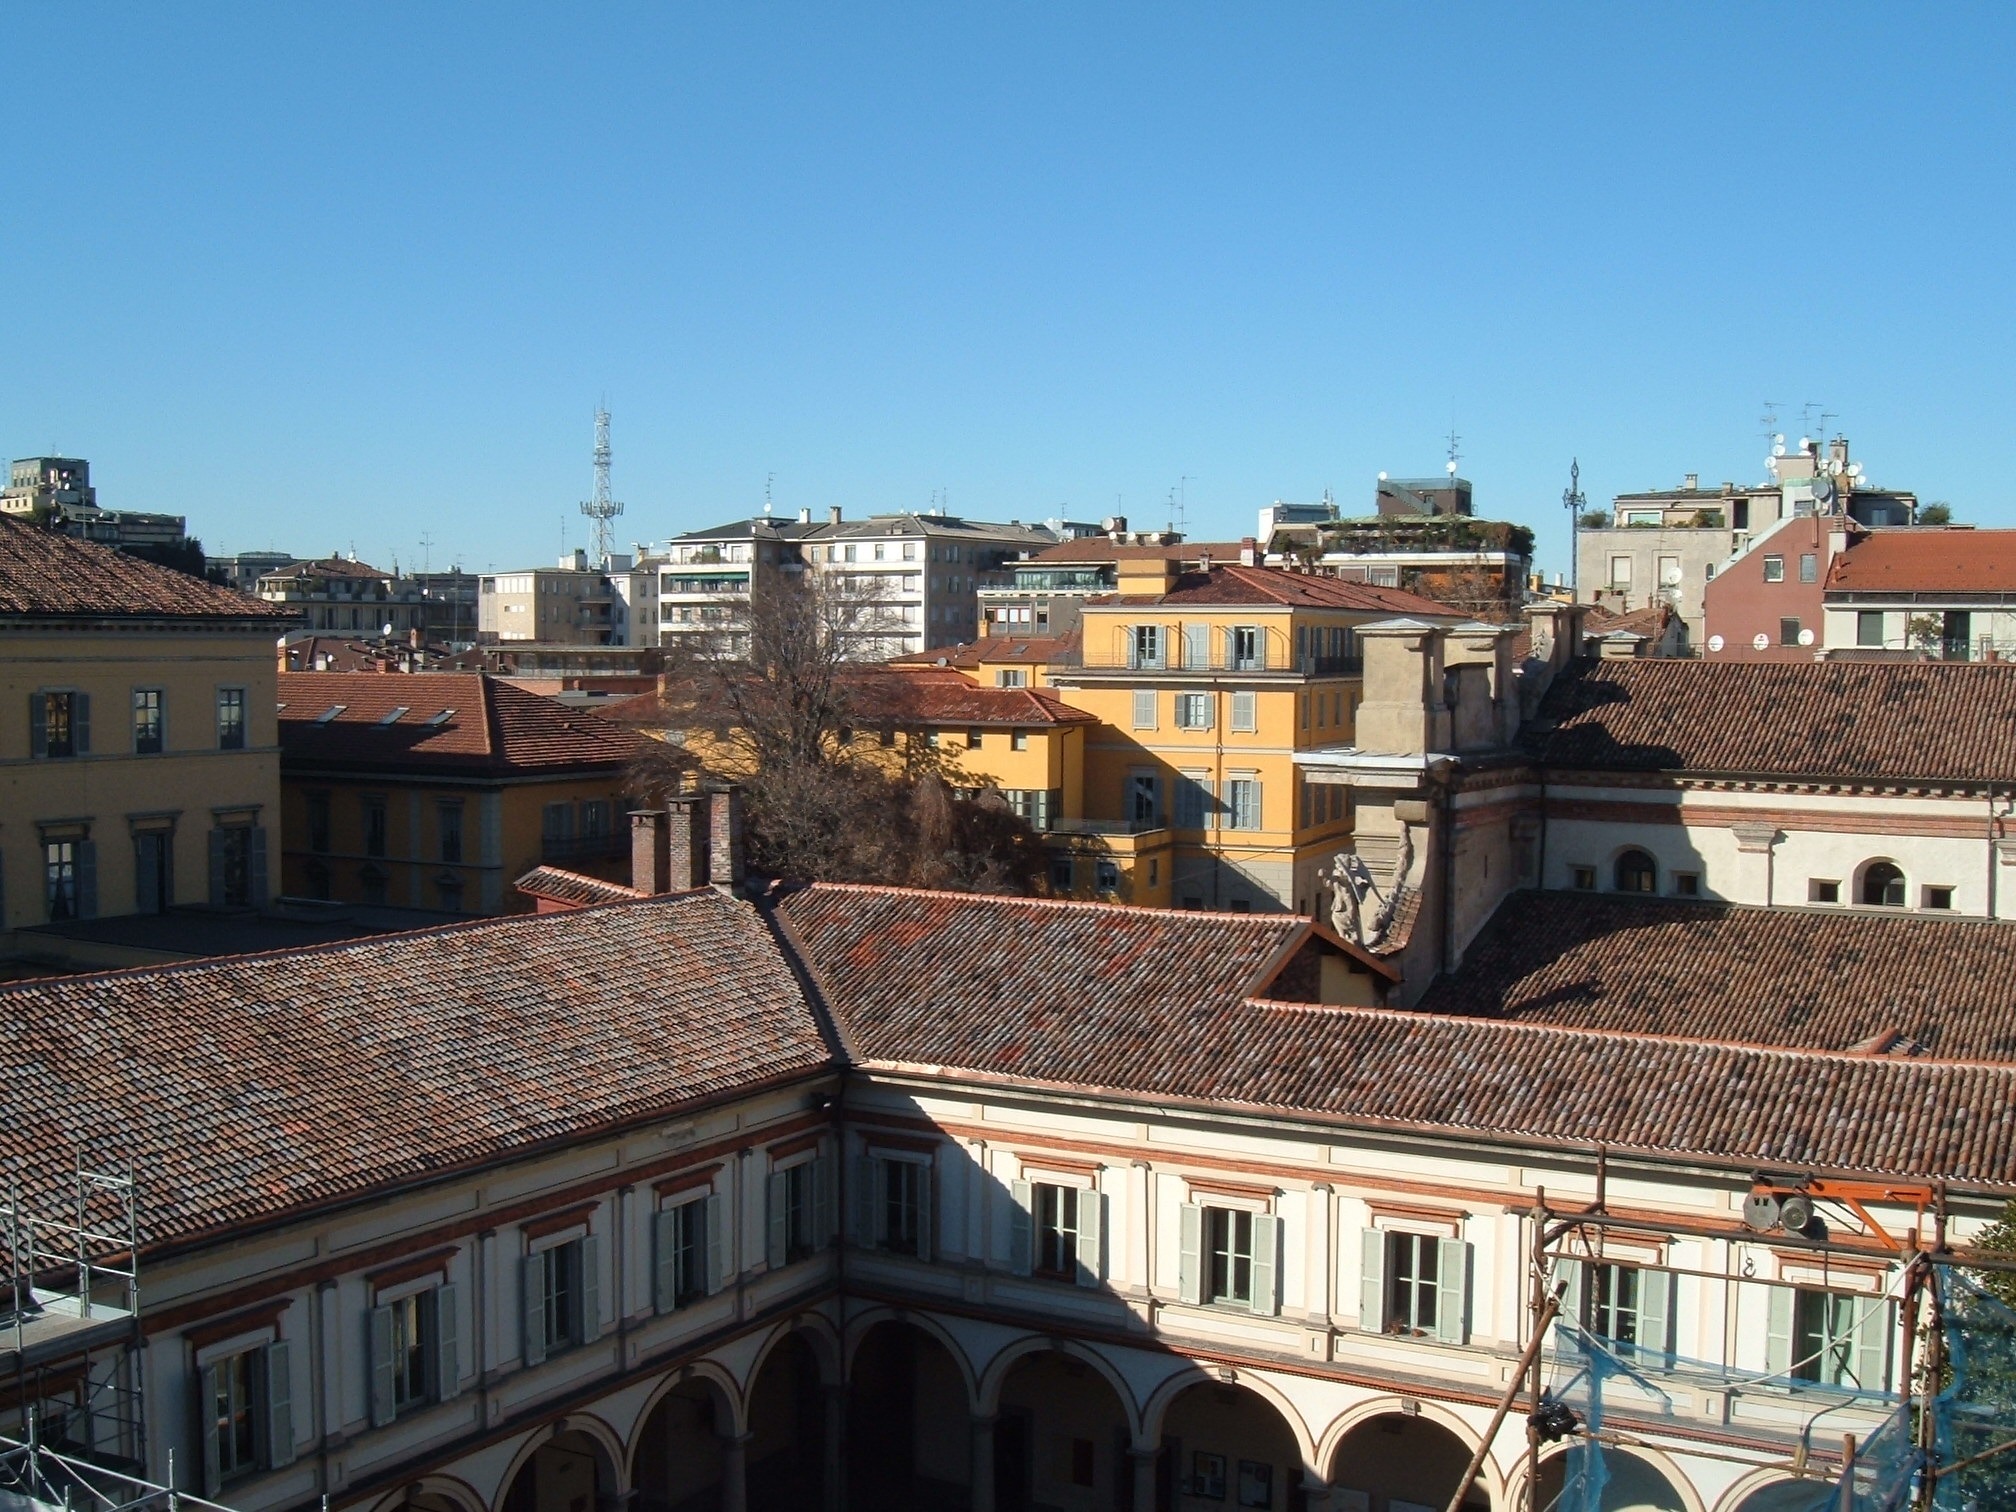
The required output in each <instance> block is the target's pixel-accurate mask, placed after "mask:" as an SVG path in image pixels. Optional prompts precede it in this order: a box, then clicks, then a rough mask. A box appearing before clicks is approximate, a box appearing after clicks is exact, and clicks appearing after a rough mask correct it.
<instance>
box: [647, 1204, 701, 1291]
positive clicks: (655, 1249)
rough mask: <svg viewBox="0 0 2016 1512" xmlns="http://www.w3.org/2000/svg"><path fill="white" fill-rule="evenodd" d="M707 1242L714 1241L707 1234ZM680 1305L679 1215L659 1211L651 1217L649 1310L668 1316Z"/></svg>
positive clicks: (665, 1210)
mask: <svg viewBox="0 0 2016 1512" xmlns="http://www.w3.org/2000/svg"><path fill="white" fill-rule="evenodd" d="M708 1238H709V1240H710V1241H711V1240H712V1238H713V1235H712V1234H709V1235H708ZM678 1305H679V1214H678V1211H677V1210H676V1209H674V1208H661V1209H660V1210H659V1211H657V1212H655V1213H653V1214H652V1215H651V1307H652V1310H653V1311H654V1312H661V1313H668V1312H670V1311H672V1309H673V1308H675V1307H677V1306H678Z"/></svg>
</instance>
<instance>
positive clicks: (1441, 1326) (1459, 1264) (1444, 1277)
mask: <svg viewBox="0 0 2016 1512" xmlns="http://www.w3.org/2000/svg"><path fill="white" fill-rule="evenodd" d="M1435 1248H1436V1252H1437V1253H1436V1256H1435V1337H1436V1338H1438V1339H1440V1340H1442V1341H1443V1342H1444V1343H1445V1344H1467V1343H1468V1342H1469V1341H1470V1317H1469V1311H1470V1309H1469V1305H1468V1304H1469V1301H1470V1246H1469V1245H1467V1244H1465V1243H1464V1242H1463V1241H1462V1240H1461V1239H1438V1240H1437V1241H1436V1243H1435Z"/></svg>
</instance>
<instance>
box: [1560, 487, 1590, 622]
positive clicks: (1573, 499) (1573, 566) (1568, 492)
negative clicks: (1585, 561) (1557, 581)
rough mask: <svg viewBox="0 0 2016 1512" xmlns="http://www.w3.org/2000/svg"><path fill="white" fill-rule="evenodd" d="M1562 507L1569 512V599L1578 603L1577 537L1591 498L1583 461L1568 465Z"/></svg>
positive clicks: (1580, 591)
mask: <svg viewBox="0 0 2016 1512" xmlns="http://www.w3.org/2000/svg"><path fill="white" fill-rule="evenodd" d="M1561 503H1562V506H1563V507H1564V508H1565V509H1566V510H1567V511H1568V598H1569V602H1571V603H1577V602H1580V600H1581V598H1582V582H1581V564H1580V562H1578V561H1577V558H1578V557H1579V556H1580V555H1581V552H1580V551H1578V550H1577V549H1576V546H1577V536H1578V533H1579V532H1580V530H1581V528H1582V511H1583V510H1585V509H1587V508H1588V507H1589V496H1588V495H1587V494H1585V493H1584V492H1582V459H1581V458H1580V457H1577V458H1575V459H1574V460H1573V461H1571V462H1570V463H1569V464H1568V487H1567V488H1566V489H1565V490H1563V492H1562V494H1561Z"/></svg>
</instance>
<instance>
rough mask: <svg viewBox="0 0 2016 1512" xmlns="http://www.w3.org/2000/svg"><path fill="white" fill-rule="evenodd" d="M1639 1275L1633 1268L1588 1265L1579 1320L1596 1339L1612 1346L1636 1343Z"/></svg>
mask: <svg viewBox="0 0 2016 1512" xmlns="http://www.w3.org/2000/svg"><path fill="white" fill-rule="evenodd" d="M1640 1279H1641V1278H1640V1275H1639V1272H1638V1270H1637V1268H1636V1267H1635V1266H1629V1265H1591V1266H1590V1267H1589V1268H1588V1274H1587V1277H1586V1279H1585V1282H1584V1284H1585V1286H1586V1287H1587V1288H1588V1291H1587V1295H1586V1299H1585V1301H1584V1303H1583V1312H1582V1320H1583V1322H1584V1324H1585V1325H1586V1326H1587V1327H1588V1329H1589V1331H1590V1332H1591V1333H1593V1334H1595V1335H1596V1336H1597V1337H1598V1338H1601V1339H1608V1340H1609V1341H1610V1342H1611V1343H1613V1344H1636V1343H1637V1342H1638V1334H1639V1330H1638V1324H1639V1315H1638V1298H1639V1290H1640V1287H1639V1282H1640Z"/></svg>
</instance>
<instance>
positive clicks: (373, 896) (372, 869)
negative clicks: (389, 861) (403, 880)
mask: <svg viewBox="0 0 2016 1512" xmlns="http://www.w3.org/2000/svg"><path fill="white" fill-rule="evenodd" d="M385 882H386V877H385V870H384V868H383V867H378V866H366V867H363V868H361V869H360V870H359V871H358V873H357V890H358V891H359V892H361V893H362V894H363V895H364V901H365V902H366V903H368V904H370V905H371V906H372V907H373V908H383V907H384V906H385Z"/></svg>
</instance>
